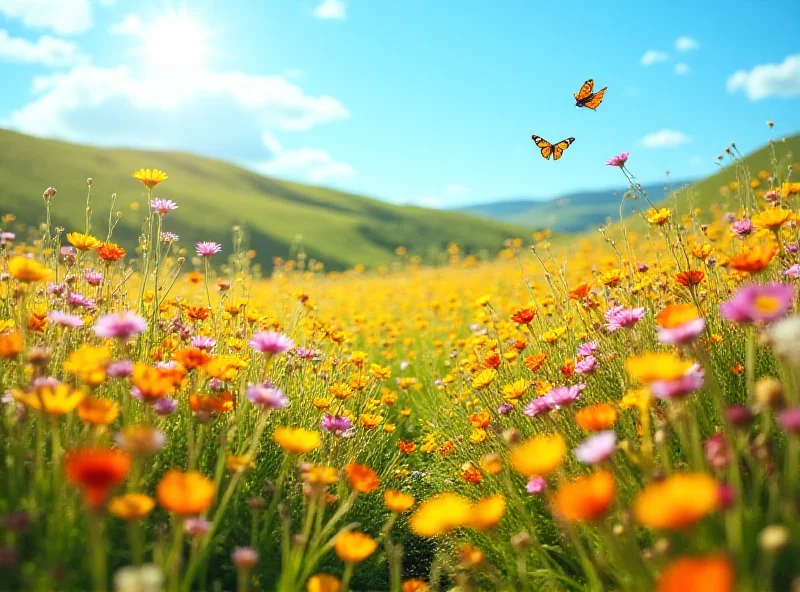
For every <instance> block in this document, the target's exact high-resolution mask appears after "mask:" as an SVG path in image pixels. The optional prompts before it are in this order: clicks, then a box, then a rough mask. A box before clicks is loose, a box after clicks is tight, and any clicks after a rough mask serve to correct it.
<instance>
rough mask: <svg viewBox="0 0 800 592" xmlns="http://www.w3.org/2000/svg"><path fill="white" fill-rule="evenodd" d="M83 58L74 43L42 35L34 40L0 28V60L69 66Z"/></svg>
mask: <svg viewBox="0 0 800 592" xmlns="http://www.w3.org/2000/svg"><path fill="white" fill-rule="evenodd" d="M82 59H84V58H83V57H82V56H81V54H80V52H79V51H78V47H77V46H76V45H75V44H74V43H70V42H69V41H64V40H63V39H56V38H54V37H50V36H49V35H43V36H41V37H39V39H38V40H37V41H35V42H33V41H28V40H27V39H23V38H22V37H12V36H10V35H9V34H8V31H6V30H5V29H0V61H5V62H17V63H23V64H42V65H44V66H50V67H57V66H70V65H73V64H75V63H77V62H79V61H81V60H82Z"/></svg>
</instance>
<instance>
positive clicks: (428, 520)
mask: <svg viewBox="0 0 800 592" xmlns="http://www.w3.org/2000/svg"><path fill="white" fill-rule="evenodd" d="M471 507H472V506H471V504H470V503H469V501H468V500H467V499H465V498H463V497H461V496H460V495H456V494H455V493H449V492H448V493H441V494H439V495H437V496H435V497H433V498H431V499H430V500H428V501H427V502H424V503H423V504H422V505H420V506H419V508H417V511H416V512H414V514H413V515H412V516H411V520H410V521H409V524H410V526H411V530H413V531H414V532H415V533H416V534H418V535H419V536H423V537H432V536H436V535H437V534H444V533H447V532H450V531H451V530H453V529H454V528H457V527H459V526H463V525H464V524H466V523H467V521H468V520H469V517H470V510H471Z"/></svg>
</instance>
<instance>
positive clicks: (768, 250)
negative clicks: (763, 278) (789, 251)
mask: <svg viewBox="0 0 800 592" xmlns="http://www.w3.org/2000/svg"><path fill="white" fill-rule="evenodd" d="M777 251H778V245H776V244H775V243H770V244H767V245H758V246H757V247H753V248H752V249H746V250H744V251H742V252H741V253H739V254H738V255H736V256H735V257H731V258H730V260H729V261H728V267H730V268H731V269H735V270H736V271H746V272H748V273H757V272H759V271H763V270H764V269H766V267H767V266H768V265H769V263H770V261H772V258H773V257H774V256H775V253H776V252H777Z"/></svg>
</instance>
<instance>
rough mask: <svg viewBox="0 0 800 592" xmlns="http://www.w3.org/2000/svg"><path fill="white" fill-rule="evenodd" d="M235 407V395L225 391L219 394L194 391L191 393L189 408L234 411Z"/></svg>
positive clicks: (219, 411) (209, 411)
mask: <svg viewBox="0 0 800 592" xmlns="http://www.w3.org/2000/svg"><path fill="white" fill-rule="evenodd" d="M233 407H234V401H233V395H232V394H231V393H230V392H228V391H225V392H223V393H220V394H219V395H203V394H201V393H192V394H191V395H189V408H190V409H191V410H192V411H206V412H208V413H223V412H225V411H232V410H233Z"/></svg>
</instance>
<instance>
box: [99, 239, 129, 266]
mask: <svg viewBox="0 0 800 592" xmlns="http://www.w3.org/2000/svg"><path fill="white" fill-rule="evenodd" d="M97 256H98V257H100V259H102V260H103V261H107V262H108V263H113V262H114V261H119V260H120V259H122V258H123V257H124V256H125V249H123V248H122V247H120V246H119V245H118V244H116V243H103V244H102V245H100V247H99V248H98V249H97Z"/></svg>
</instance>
